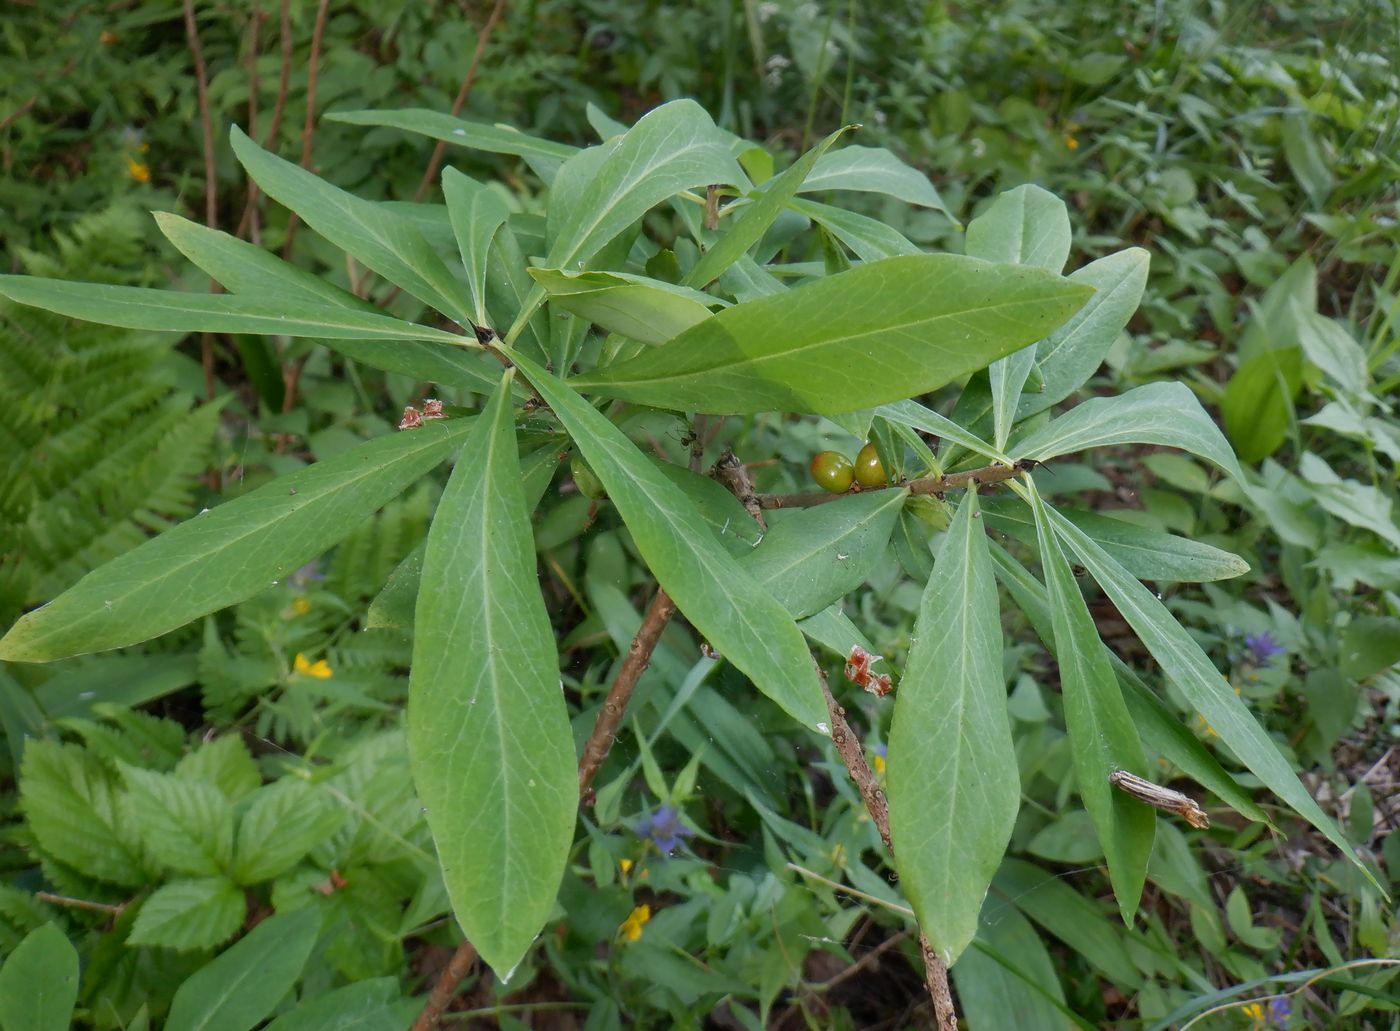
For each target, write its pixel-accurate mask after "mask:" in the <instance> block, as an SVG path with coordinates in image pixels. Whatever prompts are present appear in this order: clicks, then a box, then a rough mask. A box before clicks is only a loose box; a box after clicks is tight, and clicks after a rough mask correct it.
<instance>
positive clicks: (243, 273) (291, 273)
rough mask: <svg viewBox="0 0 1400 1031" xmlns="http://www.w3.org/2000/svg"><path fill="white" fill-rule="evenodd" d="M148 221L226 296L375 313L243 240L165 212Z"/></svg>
mask: <svg viewBox="0 0 1400 1031" xmlns="http://www.w3.org/2000/svg"><path fill="white" fill-rule="evenodd" d="M151 217H152V218H154V219H155V220H156V225H158V226H159V227H160V231H161V232H162V233H163V234H165V238H166V239H167V240H169V241H170V242H171V243H172V244H174V245H175V247H176V248H177V249H178V250H179V251H180V253H181V254H183V255H184V256H185V257H186V258H188V259H189V260H190V261H192V262H194V264H196V265H198V266H199V267H200V268H201V269H203V270H204V271H205V272H208V273H209V275H210V276H211V277H213V278H214V279H216V280H218V281H219V283H220V285H222V286H223V288H224V289H225V290H227V291H229V293H234V294H252V295H254V296H257V297H262V298H267V297H269V296H273V297H275V296H284V297H289V298H292V299H294V300H296V301H298V302H301V303H304V304H333V305H335V306H336V307H339V308H352V309H354V310H356V311H364V312H370V313H374V314H377V313H378V309H377V308H375V307H374V305H372V304H370V303H369V302H368V301H365V300H362V299H361V298H359V297H356V296H355V295H354V294H352V293H348V292H346V291H344V290H342V289H340V287H338V286H335V285H334V284H332V283H328V282H327V281H326V280H324V279H322V278H321V277H320V276H316V275H313V274H312V273H310V272H308V271H306V270H305V269H303V268H298V267H297V266H296V265H293V264H292V263H291V262H289V261H283V260H282V259H281V258H279V257H277V255H275V254H273V253H271V252H270V251H265V250H263V249H262V248H261V247H258V246H257V245H255V244H251V243H248V242H247V241H246V240H240V239H239V238H238V237H236V236H230V235H229V234H228V233H223V232H220V231H219V230H217V229H210V228H209V227H208V226H202V225H200V224H199V223H198V222H191V221H190V220H189V219H187V218H181V217H180V216H179V215H172V214H171V213H169V212H167V211H154V212H152V213H151Z"/></svg>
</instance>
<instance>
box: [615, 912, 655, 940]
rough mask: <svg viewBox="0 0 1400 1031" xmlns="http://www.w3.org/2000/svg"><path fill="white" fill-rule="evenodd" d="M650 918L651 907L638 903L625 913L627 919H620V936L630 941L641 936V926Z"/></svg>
mask: <svg viewBox="0 0 1400 1031" xmlns="http://www.w3.org/2000/svg"><path fill="white" fill-rule="evenodd" d="M650 919H651V907H650V906H648V905H640V906H638V907H637V908H636V909H634V910H632V912H631V913H629V914H628V915H627V919H626V920H624V921H622V926H621V927H619V928H618V931H620V932H621V934H622V937H624V938H626V939H627V940H628V941H630V942H634V941H636V940H637V939H638V938H640V937H641V936H642V927H643V926H644V925H645V924H646V923H647V921H648V920H650Z"/></svg>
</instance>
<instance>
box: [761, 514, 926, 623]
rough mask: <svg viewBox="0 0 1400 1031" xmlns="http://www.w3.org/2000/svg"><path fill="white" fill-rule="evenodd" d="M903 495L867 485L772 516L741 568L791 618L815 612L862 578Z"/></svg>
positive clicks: (881, 549)
mask: <svg viewBox="0 0 1400 1031" xmlns="http://www.w3.org/2000/svg"><path fill="white" fill-rule="evenodd" d="M906 497H908V492H907V491H902V490H879V491H868V492H865V493H862V494H856V495H855V496H853V497H849V498H840V499H838V500H836V501H832V502H829V503H828V504H825V505H818V506H817V507H816V508H808V509H801V510H799V511H796V512H792V513H789V514H787V515H786V516H784V517H781V518H778V519H774V521H773V525H772V527H771V529H769V531H768V532H767V533H766V534H765V535H764V537H763V541H762V543H760V544H759V546H758V547H757V548H755V549H754V550H753V551H752V552H751V553H750V555H749V557H748V558H746V559H745V560H744V561H743V563H742V564H743V566H744V569H745V570H746V571H747V572H748V574H749V575H750V576H752V577H753V578H754V579H755V580H757V581H758V582H759V584H760V585H761V586H762V587H763V589H764V590H766V591H767V592H768V593H769V594H771V595H772V596H773V597H774V599H776V600H777V602H778V603H779V604H780V605H782V606H783V608H785V609H787V610H788V612H789V613H791V614H792V616H793V618H795V619H804V618H805V617H807V616H811V615H815V614H816V613H818V612H820V611H821V610H822V609H825V608H826V607H827V606H828V605H830V604H831V603H832V602H834V601H836V600H837V599H838V598H841V597H842V596H844V595H846V594H848V593H850V592H851V591H853V590H855V589H856V588H857V587H859V586H860V585H861V584H862V583H864V582H865V579H866V577H868V576H869V575H870V573H871V570H872V569H874V567H875V563H876V562H878V561H879V559H880V556H881V555H883V554H884V552H885V546H886V545H887V544H889V541H890V534H891V533H893V532H894V525H895V522H896V521H897V520H898V519H899V510H900V509H901V508H903V507H904V499H905V498H906Z"/></svg>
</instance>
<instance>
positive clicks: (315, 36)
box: [282, 0, 330, 258]
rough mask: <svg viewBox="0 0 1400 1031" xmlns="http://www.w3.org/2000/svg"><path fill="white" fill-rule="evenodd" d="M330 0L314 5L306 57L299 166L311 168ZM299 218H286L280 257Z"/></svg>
mask: <svg viewBox="0 0 1400 1031" xmlns="http://www.w3.org/2000/svg"><path fill="white" fill-rule="evenodd" d="M329 7H330V0H321V2H320V4H319V5H317V7H316V24H315V25H314V26H313V27H312V29H311V54H310V56H308V57H307V59H306V124H305V125H303V126H302V130H301V167H302V168H305V169H308V170H310V168H311V143H312V139H313V138H314V135H315V132H316V79H317V75H318V73H319V72H320V68H321V39H322V37H323V36H325V34H326V13H327V11H328V9H329ZM300 222H301V220H300V219H299V218H297V213H296V212H295V211H293V212H292V213H291V215H290V216H289V217H288V219H287V238H286V240H285V241H283V243H282V257H283V258H290V257H291V256H292V244H293V242H294V241H295V240H296V235H297V226H298V225H299V224H300Z"/></svg>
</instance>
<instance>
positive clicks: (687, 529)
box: [511, 354, 827, 727]
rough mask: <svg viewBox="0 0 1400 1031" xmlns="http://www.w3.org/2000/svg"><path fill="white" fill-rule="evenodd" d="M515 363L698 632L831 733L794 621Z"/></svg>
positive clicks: (615, 438)
mask: <svg viewBox="0 0 1400 1031" xmlns="http://www.w3.org/2000/svg"><path fill="white" fill-rule="evenodd" d="M511 357H512V359H513V360H514V361H516V363H517V364H518V365H519V366H520V368H521V370H522V371H523V372H524V373H525V375H526V376H528V377H529V379H530V382H531V383H533V384H534V386H535V389H536V390H538V391H539V392H540V395H541V396H542V397H543V398H544V400H545V403H546V404H548V405H549V406H550V407H551V408H552V409H554V414H555V415H557V416H558V417H559V421H560V422H562V423H563V424H564V428H565V429H566V430H568V432H569V435H570V436H571V437H573V439H574V442H575V443H576V444H578V446H579V450H580V451H582V452H583V457H584V458H585V459H586V460H587V462H588V464H589V466H590V467H592V469H593V471H594V472H595V473H597V474H598V477H599V479H601V480H602V481H603V486H605V487H606V488H607V490H608V497H609V498H611V499H612V502H613V504H614V505H616V506H617V510H618V512H619V513H620V514H621V516H622V518H623V521H624V522H625V523H626V524H627V528H628V529H629V530H630V531H631V532H632V539H633V541H635V542H636V545H637V549H638V550H639V551H640V552H641V553H642V557H643V558H644V559H645V560H646V562H647V565H648V566H649V567H650V569H651V572H652V574H653V575H654V576H655V577H656V579H657V581H658V582H659V583H660V584H661V586H662V587H664V588H665V589H666V593H667V594H669V595H670V596H671V597H672V599H673V600H674V601H675V603H676V606H677V607H678V608H679V609H680V610H681V612H683V613H684V614H685V616H686V618H687V619H689V620H690V621H691V623H693V624H694V625H695V628H696V629H697V630H699V631H700V633H702V634H704V635H705V636H706V637H707V638H708V639H709V641H710V643H711V644H712V645H714V647H715V648H716V649H718V650H719V651H720V652H721V653H722V654H723V655H724V657H725V658H726V659H728V660H729V661H730V662H732V663H733V664H734V665H735V666H737V667H738V668H739V669H740V670H742V671H743V672H744V673H745V674H747V675H748V677H749V679H750V680H752V681H753V682H754V684H755V685H756V686H757V687H758V689H759V690H760V691H762V692H763V693H764V694H766V695H768V697H770V698H772V699H773V700H774V701H775V702H777V703H778V704H779V705H781V706H782V707H783V708H784V709H785V710H787V712H788V713H790V714H791V715H792V716H793V717H795V718H796V719H797V720H799V721H800V722H802V723H804V724H805V725H807V726H808V727H816V726H818V725H819V724H820V725H821V726H823V727H825V725H826V721H827V712H826V703H825V702H824V701H823V700H822V695H821V689H820V686H819V685H818V682H817V675H816V669H815V667H814V666H813V664H812V657H811V655H810V653H809V652H808V651H807V646H806V644H805V643H804V642H803V639H802V634H801V632H800V631H799V630H798V629H797V626H796V624H795V623H794V622H793V620H792V617H791V616H790V615H789V614H788V613H787V611H786V610H784V609H783V607H782V606H781V605H779V604H778V603H777V602H776V601H775V600H774V599H773V598H772V597H771V596H770V595H769V594H768V593H767V592H766V591H764V590H763V589H762V588H761V587H759V586H758V584H757V583H756V582H755V581H754V579H753V577H752V576H750V575H749V574H748V573H747V572H745V571H744V569H743V568H742V567H741V566H740V565H739V564H738V562H736V561H735V560H734V559H733V558H731V557H730V555H729V554H728V552H726V551H725V550H724V549H723V548H722V547H721V546H720V544H719V543H718V542H717V541H716V540H715V539H714V536H713V534H712V533H711V532H710V529H709V526H708V525H707V524H706V523H705V521H704V520H703V519H701V518H700V516H699V515H697V514H696V513H695V511H694V507H693V505H692V504H691V502H690V500H689V498H688V497H687V496H686V495H685V494H683V493H682V492H681V491H680V489H679V488H678V487H676V486H675V484H673V483H672V482H671V480H670V479H669V478H668V477H667V476H666V475H665V474H663V473H662V472H660V471H659V470H658V469H657V468H656V466H655V465H653V464H652V463H651V461H650V460H649V459H648V458H647V457H646V456H645V455H643V454H642V453H641V452H640V451H639V450H637V447H636V445H634V444H633V443H632V442H631V441H630V440H628V439H627V437H626V436H625V435H624V434H623V432H622V431H621V430H619V429H618V428H617V427H616V426H614V425H613V423H612V422H611V421H610V420H608V419H607V418H606V417H605V416H604V415H602V414H601V413H600V412H598V411H597V410H596V409H595V408H593V406H592V405H590V404H588V402H586V401H585V400H584V399H583V398H581V397H579V396H578V395H577V394H576V393H574V392H573V391H572V390H571V389H569V388H568V387H567V386H565V385H564V384H562V383H560V382H559V381H558V380H556V379H555V378H554V377H553V376H550V375H549V374H548V373H546V372H545V371H544V370H543V369H541V368H540V367H539V366H537V365H535V364H534V363H533V362H530V361H528V360H522V359H521V357H520V356H518V355H515V354H512V355H511Z"/></svg>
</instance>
